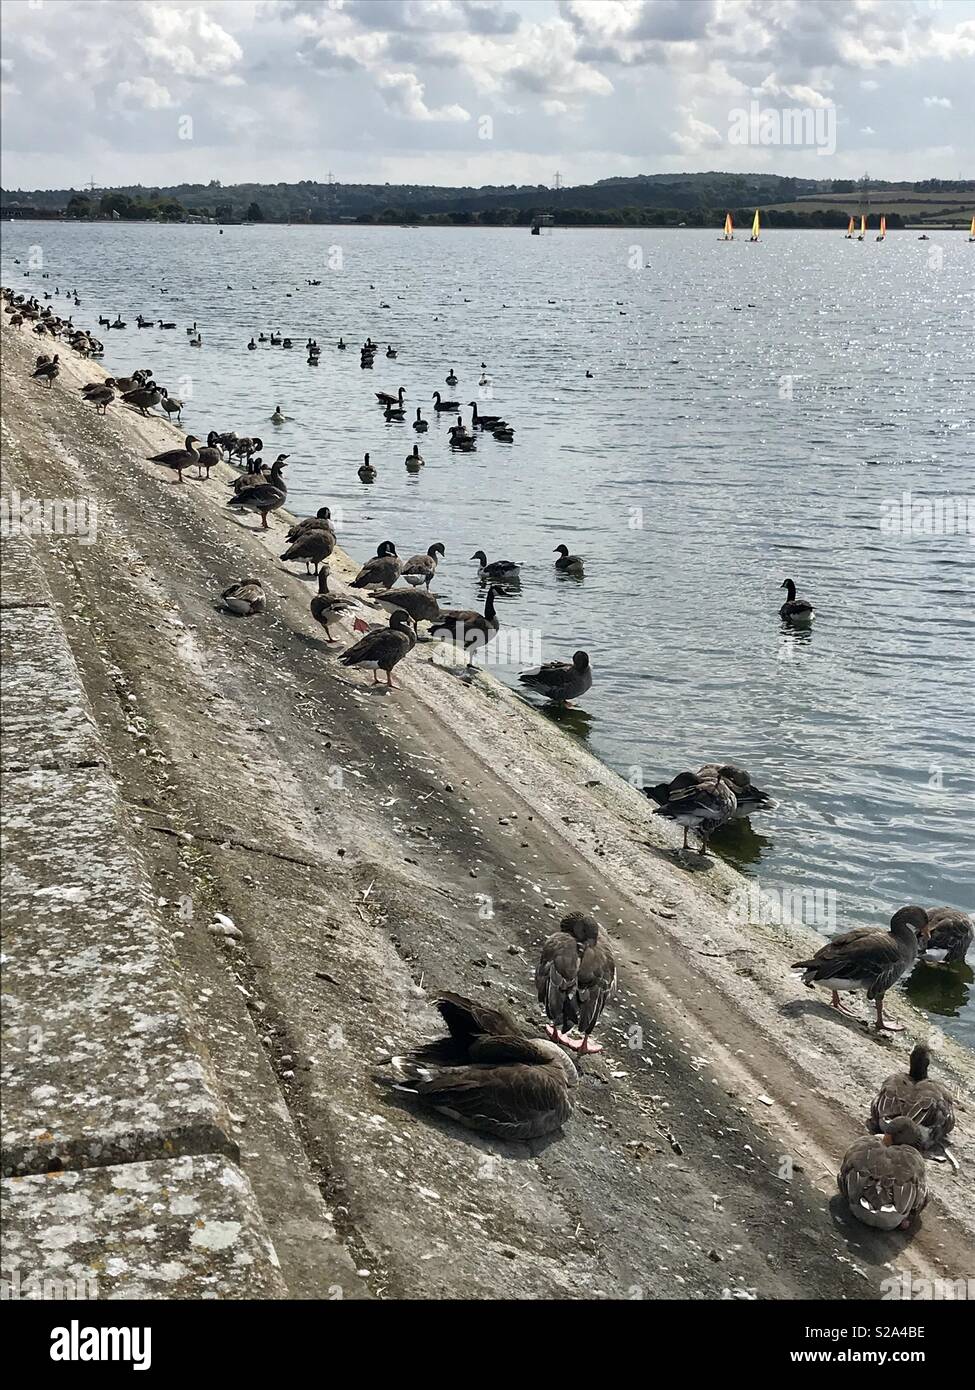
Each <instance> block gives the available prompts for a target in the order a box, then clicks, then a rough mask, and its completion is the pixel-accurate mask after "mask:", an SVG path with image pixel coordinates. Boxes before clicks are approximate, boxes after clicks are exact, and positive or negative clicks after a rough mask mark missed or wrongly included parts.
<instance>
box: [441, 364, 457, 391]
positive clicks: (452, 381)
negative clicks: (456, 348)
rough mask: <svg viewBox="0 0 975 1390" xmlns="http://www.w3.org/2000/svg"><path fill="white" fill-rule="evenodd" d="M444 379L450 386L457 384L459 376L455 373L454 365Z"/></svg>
mask: <svg viewBox="0 0 975 1390" xmlns="http://www.w3.org/2000/svg"><path fill="white" fill-rule="evenodd" d="M444 381H445V382H446V383H447V385H448V386H456V385H457V377H456V376H455V375H454V369H453V367H451V369H450V375H449V376H445V377H444Z"/></svg>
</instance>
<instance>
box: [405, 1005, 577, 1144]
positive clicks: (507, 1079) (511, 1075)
mask: <svg viewBox="0 0 975 1390" xmlns="http://www.w3.org/2000/svg"><path fill="white" fill-rule="evenodd" d="M436 1004H437V1009H438V1010H439V1012H440V1015H441V1017H442V1018H443V1020H444V1022H445V1023H446V1025H447V1030H448V1034H449V1036H448V1037H446V1038H438V1039H437V1040H436V1041H435V1042H429V1043H425V1044H423V1045H422V1046H421V1047H418V1048H415V1049H414V1050H413V1051H412V1052H410V1053H408V1054H407V1055H406V1056H403V1057H393V1058H392V1059H391V1064H392V1067H393V1070H394V1072H395V1073H396V1075H397V1076H398V1077H399V1078H401V1079H400V1080H399V1081H398V1082H397V1083H395V1089H396V1090H398V1091H405V1092H407V1093H409V1094H412V1095H415V1096H416V1097H417V1099H418V1100H419V1101H420V1102H421V1103H422V1104H423V1105H426V1106H429V1107H430V1108H431V1109H433V1110H437V1111H439V1113H440V1114H442V1115H446V1116H447V1117H448V1118H449V1119H451V1120H455V1121H457V1123H458V1124H462V1125H464V1126H465V1127H466V1128H467V1129H475V1130H480V1131H481V1132H482V1133H484V1134H491V1135H493V1136H494V1137H495V1138H497V1139H538V1138H540V1137H541V1136H542V1135H544V1134H552V1133H554V1132H555V1131H556V1130H559V1129H561V1128H562V1126H563V1125H564V1124H565V1122H566V1120H568V1119H569V1117H570V1116H571V1114H572V1094H571V1093H572V1090H573V1089H574V1087H575V1086H577V1085H578V1083H579V1073H578V1071H577V1070H576V1066H575V1063H574V1062H573V1061H572V1058H571V1057H569V1056H568V1055H567V1054H566V1053H565V1052H563V1050H562V1049H561V1048H560V1047H559V1045H558V1043H554V1042H549V1041H548V1040H547V1039H545V1038H528V1037H526V1036H525V1034H524V1032H523V1030H522V1029H521V1027H520V1026H519V1024H518V1023H517V1022H516V1021H515V1020H514V1019H513V1018H512V1017H511V1015H510V1014H508V1013H507V1012H505V1011H504V1010H502V1009H491V1008H488V1007H487V1006H486V1005H484V1004H481V1003H475V1002H474V1001H473V1000H470V999H465V998H463V996H462V995H459V994H443V995H441V996H440V998H439V999H438V1000H437V1001H436Z"/></svg>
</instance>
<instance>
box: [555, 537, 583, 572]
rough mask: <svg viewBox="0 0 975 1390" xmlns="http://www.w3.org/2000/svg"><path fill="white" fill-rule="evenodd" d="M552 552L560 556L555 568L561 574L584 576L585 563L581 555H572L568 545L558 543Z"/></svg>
mask: <svg viewBox="0 0 975 1390" xmlns="http://www.w3.org/2000/svg"><path fill="white" fill-rule="evenodd" d="M552 553H553V554H554V555H557V556H558V557H559V558H558V559H557V560H556V562H555V568H556V569H557V570H558V571H559V573H560V574H572V575H575V577H576V578H577V579H581V578H582V575H583V573H584V564H583V559H582V556H581V555H570V554H569V547H568V546H567V545H557V546H556V547H555V550H554V551H553V552H552Z"/></svg>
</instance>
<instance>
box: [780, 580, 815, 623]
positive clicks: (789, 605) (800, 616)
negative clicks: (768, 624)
mask: <svg viewBox="0 0 975 1390" xmlns="http://www.w3.org/2000/svg"><path fill="white" fill-rule="evenodd" d="M779 587H780V588H781V589H785V590H786V595H787V596H786V601H785V603H783V605H782V607H781V608H780V609H779V617H780V618H781V619H782V621H783V622H784V623H792V625H793V626H794V627H805V626H807V625H808V624H809V623H811V622H812V620H813V618H814V617H815V616H816V612H815V609H814V608H813V606H812V604H811V603H809V602H808V601H807V600H806V599H804V598H796V584H795V580H794V579H783V581H782V583H781V584H780V585H779Z"/></svg>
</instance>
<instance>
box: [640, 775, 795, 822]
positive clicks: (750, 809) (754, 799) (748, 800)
mask: <svg viewBox="0 0 975 1390" xmlns="http://www.w3.org/2000/svg"><path fill="white" fill-rule="evenodd" d="M716 777H720V778H722V780H723V781H725V782H727V783H728V784H729V785H730V787H731V789H732V791H733V792H734V794H735V809H734V812H733V814H732V819H734V820H744V818H745V817H746V816H751V815H754V814H755V813H756V812H757V811H772V810H774V809H775V806H776V804H777V803H776V802H775V801H773V800H772V798H771V797H770V796H769V795H768V793H767V792H763V791H760V790H759V788H758V787H756V786H755V785H754V783H753V782H752V779H751V774H750V773H748V772H746V771H745V769H744V768H743V767H736V766H735V764H734V763H705V764H704V765H703V767H699V768H698V770H697V771H696V772H679V773H678V774H677V776H676V777H674V778H673V779H672V780H671V781H670V782H658V783H657V784H656V786H652V787H644V788H643V795H644V796H646V797H648V798H649V799H650V800H651V801H655V802H656V803H657V805H658V806H666V805H667V803H668V801H670V799H671V797H672V796H674V797H680V796H681V795H682V794H683V793H685V792H686V791H687V790H688V788H689V787H694V786H697V785H698V783H701V782H704V783H707V782H712V781H713V780H714V779H715V778H716Z"/></svg>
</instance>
